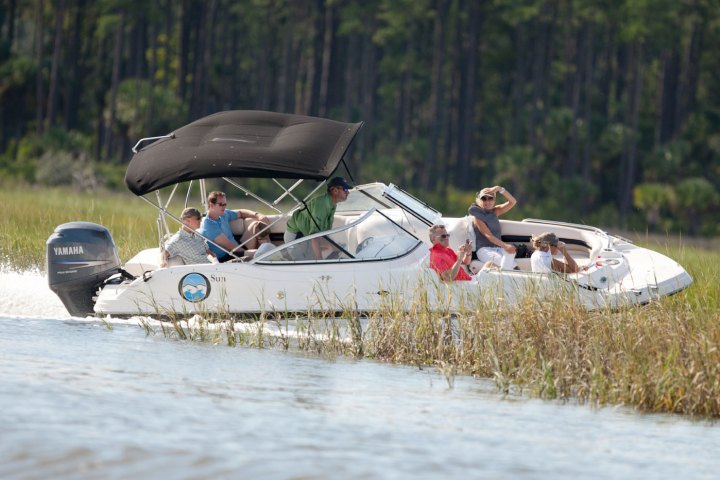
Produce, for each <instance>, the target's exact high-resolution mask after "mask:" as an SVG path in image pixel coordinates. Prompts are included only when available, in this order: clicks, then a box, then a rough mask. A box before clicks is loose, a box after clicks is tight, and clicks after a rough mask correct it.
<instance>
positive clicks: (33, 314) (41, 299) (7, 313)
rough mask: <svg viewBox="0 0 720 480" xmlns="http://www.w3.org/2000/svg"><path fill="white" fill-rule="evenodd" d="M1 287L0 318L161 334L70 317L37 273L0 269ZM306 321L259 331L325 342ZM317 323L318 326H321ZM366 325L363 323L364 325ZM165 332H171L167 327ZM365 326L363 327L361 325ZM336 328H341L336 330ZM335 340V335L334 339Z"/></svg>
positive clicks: (122, 321) (139, 320) (190, 326)
mask: <svg viewBox="0 0 720 480" xmlns="http://www.w3.org/2000/svg"><path fill="white" fill-rule="evenodd" d="M0 285H2V286H3V291H4V293H5V301H4V302H2V304H1V305H0V317H10V318H27V319H46V320H63V321H67V320H72V321H75V322H98V323H105V324H113V325H141V326H144V327H146V328H149V329H150V330H152V331H162V328H163V322H160V321H159V320H155V319H152V318H149V317H130V318H111V317H105V318H98V317H90V316H88V317H84V318H83V317H73V316H71V315H70V314H69V313H68V311H67V310H66V309H65V306H64V305H63V304H62V302H61V301H60V299H59V298H58V297H57V295H55V293H54V292H53V291H52V290H50V287H49V286H48V282H47V275H46V274H45V273H44V272H41V271H39V270H29V271H23V272H17V271H12V270H9V269H7V268H2V267H0ZM307 322H308V319H307V318H305V319H291V320H283V321H281V322H273V321H269V322H264V323H263V324H262V327H261V333H260V334H261V335H266V336H269V337H274V338H292V339H297V338H307V337H312V338H313V339H314V340H318V341H324V340H327V337H328V336H329V335H328V333H327V331H328V330H329V328H328V327H327V326H326V327H325V328H323V327H321V326H315V327H314V328H308V323H307ZM323 322H324V321H320V322H319V323H323ZM335 322H336V323H334V324H333V325H332V327H333V328H332V330H333V331H334V334H335V335H339V336H340V338H341V339H342V340H341V341H346V340H347V339H348V338H350V335H349V334H348V333H347V325H346V324H345V323H346V322H345V321H343V320H342V319H336V320H335ZM363 323H365V322H363ZM181 325H182V326H183V327H184V328H185V329H186V330H188V332H189V331H190V330H196V329H205V330H219V329H223V328H225V326H224V325H223V324H222V323H220V324H208V323H207V322H203V321H202V318H201V317H199V316H195V317H191V318H189V319H187V320H186V321H183V322H181ZM164 326H165V327H166V328H170V327H169V325H168V324H167V323H165V324H164ZM364 326H366V325H364ZM259 327H260V325H259V324H257V323H244V322H234V325H233V328H234V329H235V330H241V331H244V332H246V333H251V334H252V333H256V332H258V331H259ZM337 327H340V328H339V329H338V328H337ZM333 336H334V335H333Z"/></svg>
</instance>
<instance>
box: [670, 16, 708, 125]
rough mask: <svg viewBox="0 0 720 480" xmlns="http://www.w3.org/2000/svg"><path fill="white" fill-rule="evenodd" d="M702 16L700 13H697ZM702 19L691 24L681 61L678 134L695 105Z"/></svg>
mask: <svg viewBox="0 0 720 480" xmlns="http://www.w3.org/2000/svg"><path fill="white" fill-rule="evenodd" d="M699 13H701V14H702V12H699ZM701 17H702V18H700V19H699V20H696V21H695V22H694V23H693V27H692V31H691V33H690V40H689V41H688V46H687V50H686V51H685V55H684V59H683V68H682V70H683V72H682V80H681V82H680V95H678V98H677V102H678V106H677V120H676V131H675V133H676V134H677V133H679V132H680V130H681V129H682V127H683V126H684V125H685V121H686V120H687V117H688V116H689V115H690V113H691V112H693V111H694V110H695V108H696V104H697V90H698V82H699V80H700V55H701V54H702V47H703V39H704V33H705V24H706V19H705V18H704V17H703V16H702V15H701Z"/></svg>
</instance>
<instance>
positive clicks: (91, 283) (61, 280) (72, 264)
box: [47, 222, 120, 317]
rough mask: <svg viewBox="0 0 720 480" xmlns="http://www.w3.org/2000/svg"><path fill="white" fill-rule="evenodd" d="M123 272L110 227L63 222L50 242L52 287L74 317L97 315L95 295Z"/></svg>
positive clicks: (49, 263) (49, 254) (50, 277)
mask: <svg viewBox="0 0 720 480" xmlns="http://www.w3.org/2000/svg"><path fill="white" fill-rule="evenodd" d="M119 271H120V258H119V257H118V253H117V249H116V248H115V242H114V241H113V239H112V236H111V235H110V232H109V231H108V229H107V228H105V227H103V226H102V225H98V224H96V223H90V222H70V223H63V224H62V225H59V226H58V227H56V228H55V231H54V232H53V234H52V235H50V238H48V241H47V272H48V283H49V284H50V290H52V291H53V292H55V293H56V294H57V296H58V297H60V300H62V302H63V304H65V308H67V310H68V312H70V314H71V315H73V316H75V317H84V316H85V315H94V312H93V305H94V303H95V302H94V300H93V297H94V296H95V295H96V294H97V289H98V288H99V287H100V286H101V285H102V283H103V282H104V281H105V280H106V279H107V278H108V277H110V276H111V275H113V274H115V273H118V272H119Z"/></svg>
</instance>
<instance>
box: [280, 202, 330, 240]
mask: <svg viewBox="0 0 720 480" xmlns="http://www.w3.org/2000/svg"><path fill="white" fill-rule="evenodd" d="M336 207H337V205H335V204H334V203H333V202H332V197H331V196H330V194H329V193H326V194H324V195H320V196H319V197H315V198H313V199H312V200H310V201H309V202H307V207H306V208H303V209H301V210H296V211H295V213H293V214H292V217H290V220H288V222H287V229H288V231H290V232H293V233H302V234H303V235H312V234H313V233H317V232H323V231H325V230H330V229H331V228H332V224H333V218H334V216H335V208H336ZM310 214H312V218H310ZM313 218H314V219H315V221H314V222H313ZM316 222H317V225H315V223H316ZM318 226H319V227H320V228H318Z"/></svg>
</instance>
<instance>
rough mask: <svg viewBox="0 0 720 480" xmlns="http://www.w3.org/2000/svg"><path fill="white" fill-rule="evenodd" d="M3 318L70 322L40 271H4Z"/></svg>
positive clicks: (0, 281) (0, 287) (0, 280)
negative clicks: (46, 319)
mask: <svg viewBox="0 0 720 480" xmlns="http://www.w3.org/2000/svg"><path fill="white" fill-rule="evenodd" d="M0 292H2V302H0V316H10V317H27V318H56V319H65V318H70V314H69V313H68V311H67V310H65V306H64V305H63V304H62V302H61V301H60V299H59V298H58V296H57V295H55V294H54V293H53V292H52V290H50V287H49V286H48V283H47V277H46V276H45V275H44V274H43V273H42V272H40V271H26V272H12V271H5V270H3V269H0Z"/></svg>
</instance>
